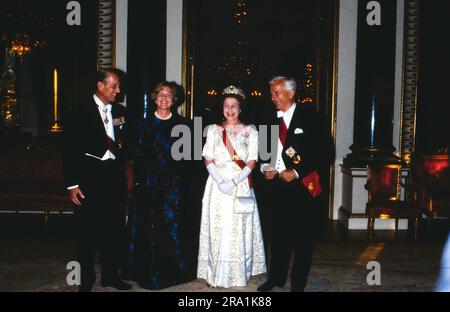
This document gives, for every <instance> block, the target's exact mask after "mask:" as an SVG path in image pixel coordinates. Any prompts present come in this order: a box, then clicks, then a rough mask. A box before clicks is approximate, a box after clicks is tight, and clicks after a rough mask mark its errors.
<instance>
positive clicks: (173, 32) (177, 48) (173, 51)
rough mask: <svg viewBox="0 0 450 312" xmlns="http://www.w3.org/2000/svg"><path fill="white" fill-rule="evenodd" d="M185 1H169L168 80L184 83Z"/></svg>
mask: <svg viewBox="0 0 450 312" xmlns="http://www.w3.org/2000/svg"><path fill="white" fill-rule="evenodd" d="M182 59H183V0H167V43H166V79H167V80H169V81H175V82H177V83H179V84H181V83H182Z"/></svg>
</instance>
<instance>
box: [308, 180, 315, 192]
mask: <svg viewBox="0 0 450 312" xmlns="http://www.w3.org/2000/svg"><path fill="white" fill-rule="evenodd" d="M308 191H310V192H312V191H314V184H312V182H309V184H308Z"/></svg>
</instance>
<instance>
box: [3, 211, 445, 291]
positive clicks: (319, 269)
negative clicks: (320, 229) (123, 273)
mask: <svg viewBox="0 0 450 312" xmlns="http://www.w3.org/2000/svg"><path fill="white" fill-rule="evenodd" d="M28 218H29V220H26V218H24V217H23V216H21V219H20V222H18V221H17V220H15V221H14V220H12V219H10V220H8V218H6V217H5V216H0V223H1V224H0V229H1V230H0V246H1V248H0V291H2V292H5V291H6V292H11V291H12V292H73V291H76V290H77V289H76V287H73V286H69V285H68V284H67V282H66V277H67V274H68V273H69V271H68V270H67V268H66V267H67V263H68V262H70V261H72V260H74V259H75V243H74V241H73V239H72V234H71V232H72V229H71V227H70V226H69V224H70V221H69V222H68V223H65V222H67V220H66V221H64V220H59V221H58V222H55V223H54V224H53V225H51V226H50V227H48V228H43V227H42V226H41V225H37V224H36V222H34V221H33V220H32V217H31V216H30V217H28ZM68 219H70V218H68ZM13 221H14V222H13ZM24 229H26V231H24ZM445 233H446V226H444V225H442V224H437V225H436V226H435V227H434V228H433V231H432V232H429V233H426V232H425V231H424V232H423V233H422V235H421V238H420V239H419V240H418V241H412V240H410V239H408V238H407V237H406V233H404V232H400V233H399V235H398V237H395V236H394V233H393V232H391V231H377V232H376V238H375V239H374V240H373V241H370V242H369V241H368V240H367V238H366V233H365V231H352V232H350V233H348V235H347V234H346V233H344V232H343V231H342V230H341V229H340V227H339V225H338V224H337V223H335V222H331V223H330V225H329V226H328V233H326V234H324V237H323V238H322V239H320V240H319V242H318V243H317V246H316V248H315V252H314V257H313V265H312V268H311V272H310V276H309V281H308V286H307V288H306V291H307V292H308V291H309V292H373V291H375V292H429V291H433V289H434V286H435V283H436V280H437V277H438V274H439V268H440V256H441V251H442V247H443V244H444V237H446V236H445ZM372 261H376V262H377V263H375V265H378V264H379V267H380V271H379V272H380V275H379V277H380V279H379V281H380V285H373V286H371V285H369V284H368V279H369V281H370V280H372V281H373V280H374V276H373V274H371V273H373V267H370V268H368V264H369V263H370V262H372ZM371 264H372V265H373V263H371ZM265 280H266V276H265V274H263V275H260V276H255V277H253V278H252V280H251V281H250V283H249V284H248V286H247V287H242V288H231V289H222V288H208V287H207V285H206V283H205V282H204V281H202V280H195V281H192V282H190V283H186V284H182V285H177V286H174V287H170V288H167V289H164V290H161V291H168V292H181V291H182V292H204V291H205V292H218V291H221V292H228V291H232V292H254V291H256V288H257V286H258V285H259V284H261V283H263V282H264V281H265ZM94 291H98V292H109V291H114V289H112V288H102V287H101V286H100V285H99V283H97V284H96V285H95V287H94ZM132 291H135V292H143V291H147V290H145V289H141V288H139V287H138V286H137V285H136V284H133V289H132ZM273 291H276V292H286V291H289V283H287V284H286V285H285V287H283V288H275V289H274V290H273Z"/></svg>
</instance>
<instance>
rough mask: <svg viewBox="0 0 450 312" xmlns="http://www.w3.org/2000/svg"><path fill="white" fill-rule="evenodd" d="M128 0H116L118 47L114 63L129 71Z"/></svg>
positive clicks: (119, 67)
mask: <svg viewBox="0 0 450 312" xmlns="http://www.w3.org/2000/svg"><path fill="white" fill-rule="evenodd" d="M127 31H128V0H116V30H115V34H116V38H115V39H116V40H115V43H116V47H115V52H116V53H115V60H114V64H116V67H117V68H118V69H121V70H123V71H125V72H126V71H127Z"/></svg>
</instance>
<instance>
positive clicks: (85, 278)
mask: <svg viewBox="0 0 450 312" xmlns="http://www.w3.org/2000/svg"><path fill="white" fill-rule="evenodd" d="M85 170H86V173H87V174H86V176H85V178H84V181H83V183H82V184H81V185H80V189H81V191H82V192H83V194H84V195H85V199H83V200H82V205H81V206H78V207H76V208H75V216H76V219H77V229H78V235H77V237H78V248H77V249H78V250H77V254H78V262H79V263H80V265H81V287H87V288H89V287H92V286H93V285H94V283H95V279H96V278H95V277H96V274H95V257H96V255H97V252H99V255H100V265H101V271H102V272H101V274H102V275H101V278H102V280H103V281H111V280H114V279H117V278H118V277H119V268H120V266H121V264H122V263H123V261H124V257H125V248H126V240H125V233H126V232H125V204H126V186H125V180H124V175H123V171H122V167H121V166H120V165H119V162H118V161H116V160H114V161H113V160H108V161H99V160H96V159H93V160H90V159H88V160H86V167H85Z"/></svg>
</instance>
